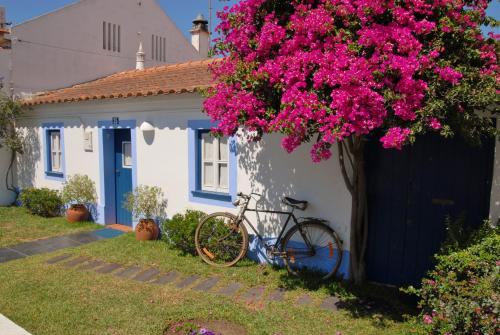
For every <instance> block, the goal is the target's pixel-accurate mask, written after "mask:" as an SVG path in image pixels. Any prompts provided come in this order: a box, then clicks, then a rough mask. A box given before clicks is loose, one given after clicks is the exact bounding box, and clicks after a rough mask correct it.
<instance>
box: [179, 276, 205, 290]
mask: <svg viewBox="0 0 500 335" xmlns="http://www.w3.org/2000/svg"><path fill="white" fill-rule="evenodd" d="M198 279H200V276H198V275H192V276H189V277H186V278H184V279H182V280H181V281H180V282H179V284H177V285H175V286H176V287H177V288H186V287H188V286H189V285H191V284H193V283H194V282H195V281H197V280H198Z"/></svg>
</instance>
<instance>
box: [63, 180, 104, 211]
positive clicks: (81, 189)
mask: <svg viewBox="0 0 500 335" xmlns="http://www.w3.org/2000/svg"><path fill="white" fill-rule="evenodd" d="M61 198H62V200H63V202H64V203H65V204H72V205H89V204H93V203H95V202H97V192H96V189H95V183H94V181H93V180H92V179H90V178H89V176H86V175H80V174H75V175H73V176H68V180H66V182H65V183H64V186H63V189H62V191H61Z"/></svg>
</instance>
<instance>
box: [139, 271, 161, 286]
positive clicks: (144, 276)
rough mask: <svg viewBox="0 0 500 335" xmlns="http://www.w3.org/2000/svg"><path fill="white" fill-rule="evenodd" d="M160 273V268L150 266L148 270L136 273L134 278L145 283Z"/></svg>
mask: <svg viewBox="0 0 500 335" xmlns="http://www.w3.org/2000/svg"><path fill="white" fill-rule="evenodd" d="M159 273H160V270H158V269H156V268H150V269H147V270H146V271H143V272H141V273H139V274H138V275H136V276H135V277H134V278H132V279H133V280H136V281H140V282H143V283H144V282H147V281H149V280H151V279H152V278H153V277H155V276H156V275H158V274H159Z"/></svg>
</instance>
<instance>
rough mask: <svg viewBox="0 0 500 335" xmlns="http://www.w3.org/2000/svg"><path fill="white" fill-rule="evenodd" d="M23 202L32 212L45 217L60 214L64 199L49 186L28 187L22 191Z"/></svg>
mask: <svg viewBox="0 0 500 335" xmlns="http://www.w3.org/2000/svg"><path fill="white" fill-rule="evenodd" d="M20 198H21V204H22V206H23V207H26V208H27V209H28V210H29V211H30V212H31V213H32V214H35V215H40V216H43V217H53V216H59V215H60V214H61V208H62V205H63V203H62V200H61V197H60V196H59V193H58V192H57V191H54V190H50V189H48V188H27V189H25V190H23V191H22V192H21V196H20Z"/></svg>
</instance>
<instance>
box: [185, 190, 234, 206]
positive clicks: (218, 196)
mask: <svg viewBox="0 0 500 335" xmlns="http://www.w3.org/2000/svg"><path fill="white" fill-rule="evenodd" d="M191 194H192V195H193V197H195V198H202V199H211V200H217V201H224V202H228V203H231V200H232V197H231V195H230V194H229V193H218V192H208V191H202V190H196V191H191Z"/></svg>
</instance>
